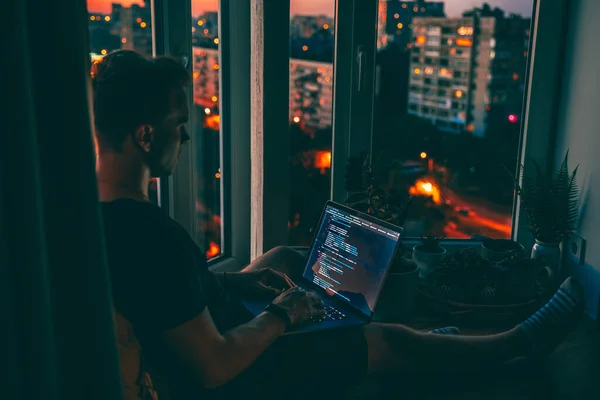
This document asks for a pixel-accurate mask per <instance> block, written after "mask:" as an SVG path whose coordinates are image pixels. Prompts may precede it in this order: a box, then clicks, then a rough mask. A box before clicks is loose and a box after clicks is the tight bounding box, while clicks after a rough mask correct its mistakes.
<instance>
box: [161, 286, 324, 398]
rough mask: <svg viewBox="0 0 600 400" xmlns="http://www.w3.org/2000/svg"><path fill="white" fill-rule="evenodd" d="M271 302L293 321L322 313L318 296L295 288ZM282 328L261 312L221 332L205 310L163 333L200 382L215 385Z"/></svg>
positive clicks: (246, 362) (249, 360) (238, 369)
mask: <svg viewBox="0 0 600 400" xmlns="http://www.w3.org/2000/svg"><path fill="white" fill-rule="evenodd" d="M274 303H275V304H278V305H279V306H281V307H282V308H284V309H286V311H287V312H288V315H289V316H290V320H291V322H292V324H296V323H300V322H304V321H306V320H308V319H310V318H311V317H312V316H316V315H321V314H322V313H323V308H322V307H323V306H322V303H320V300H319V299H318V297H316V296H315V295H314V294H307V293H305V292H301V291H298V290H295V289H291V290H290V291H287V292H284V293H283V294H282V295H281V296H279V297H278V298H277V299H275V300H274ZM284 331H285V322H284V321H283V320H282V319H280V318H279V317H277V316H275V315H274V314H271V313H269V312H264V313H262V314H260V315H259V316H257V317H256V318H254V319H253V320H251V321H250V322H248V323H246V324H244V325H240V326H238V327H236V328H234V329H232V330H230V331H228V332H226V333H224V334H221V333H220V332H219V331H218V330H217V328H216V326H215V324H214V322H213V320H212V317H211V315H210V312H209V311H208V309H205V310H204V311H203V312H202V313H200V315H198V316H197V317H195V318H194V319H192V320H190V321H188V322H186V323H184V324H183V325H180V326H178V327H176V328H174V329H171V330H169V331H167V332H165V333H164V334H163V337H164V340H165V343H166V345H167V348H168V349H169V350H170V351H171V352H172V353H173V354H174V355H175V358H176V359H177V360H179V361H180V362H181V363H182V364H183V365H184V367H185V368H186V369H187V370H188V371H190V375H191V376H193V377H194V378H195V381H196V382H197V383H198V384H199V385H201V386H202V387H206V388H215V387H218V386H221V385H223V384H224V383H226V382H228V381H229V380H231V379H233V378H234V377H235V376H237V375H238V374H239V373H241V372H242V371H243V370H245V369H246V368H247V367H248V366H250V365H251V364H252V363H253V362H254V361H255V360H256V359H257V358H258V357H259V356H260V355H261V354H262V353H263V352H264V351H265V350H266V349H267V348H268V347H269V346H270V345H271V344H272V343H273V342H274V341H275V340H276V339H277V338H278V337H279V336H280V335H281V334H282V333H283V332H284Z"/></svg>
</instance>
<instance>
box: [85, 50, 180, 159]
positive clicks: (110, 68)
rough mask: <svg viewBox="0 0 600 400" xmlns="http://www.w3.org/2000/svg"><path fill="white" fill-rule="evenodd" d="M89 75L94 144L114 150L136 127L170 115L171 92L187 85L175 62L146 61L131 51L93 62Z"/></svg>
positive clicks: (164, 60)
mask: <svg viewBox="0 0 600 400" xmlns="http://www.w3.org/2000/svg"><path fill="white" fill-rule="evenodd" d="M91 75H92V82H93V92H94V125H95V128H96V137H97V139H98V144H99V146H100V147H110V148H113V149H115V150H120V149H121V145H122V144H123V142H124V141H125V138H126V137H127V135H129V134H131V133H132V132H134V131H135V129H136V128H137V127H138V126H140V125H143V124H157V123H160V122H161V121H162V120H163V119H164V118H165V117H166V116H167V115H168V113H169V112H170V111H171V101H170V99H171V94H172V93H173V90H176V89H179V88H183V87H185V86H187V85H189V84H190V83H191V76H190V74H189V72H188V71H187V69H186V68H185V66H184V65H183V64H182V63H180V62H179V61H177V60H175V59H173V58H169V57H157V58H154V59H147V58H145V57H144V56H142V55H141V54H139V53H136V52H135V51H131V50H117V51H114V52H111V53H110V54H107V55H106V56H105V57H103V58H102V60H100V61H96V62H94V64H93V65H92V71H91Z"/></svg>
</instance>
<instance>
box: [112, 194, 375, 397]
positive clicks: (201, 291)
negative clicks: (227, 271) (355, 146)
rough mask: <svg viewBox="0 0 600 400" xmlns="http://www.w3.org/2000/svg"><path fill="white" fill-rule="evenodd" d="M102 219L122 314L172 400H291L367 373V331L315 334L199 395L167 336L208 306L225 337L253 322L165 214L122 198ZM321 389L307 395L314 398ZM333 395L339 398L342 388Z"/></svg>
mask: <svg viewBox="0 0 600 400" xmlns="http://www.w3.org/2000/svg"><path fill="white" fill-rule="evenodd" d="M102 212H103V216H104V231H105V238H106V248H107V254H108V264H109V269H110V278H111V283H112V294H113V299H114V304H115V308H116V309H117V311H119V312H120V313H121V314H122V315H123V316H125V318H127V319H128V320H129V321H130V322H131V324H132V325H133V327H134V332H135V334H136V336H137V338H138V339H139V341H140V343H141V345H142V348H143V349H144V353H145V355H146V356H147V360H148V361H149V362H150V365H151V366H152V367H153V368H152V372H154V373H158V374H159V375H167V376H168V377H169V378H170V379H169V381H170V382H169V387H168V388H166V389H167V390H168V391H169V392H170V395H171V400H175V399H177V400H178V399H192V398H203V399H205V398H209V397H214V398H220V399H222V398H240V397H241V394H244V395H248V394H249V393H259V394H260V396H261V398H265V396H266V389H267V388H270V389H271V390H272V394H273V396H272V397H273V398H281V396H279V394H280V393H279V392H278V390H279V388H281V390H284V392H285V393H287V395H286V396H287V397H289V390H290V389H289V388H291V387H294V391H295V392H297V393H298V394H299V393H300V391H299V389H300V387H299V386H298V385H300V386H306V382H308V381H311V382H318V381H321V379H320V377H322V376H323V375H324V374H326V375H327V376H329V377H331V378H333V377H339V378H340V379H341V380H353V379H359V378H360V377H362V376H364V375H365V374H366V367H367V361H366V360H367V346H366V341H365V339H364V336H363V334H362V331H361V330H360V329H350V330H344V331H336V332H331V333H326V332H315V333H314V334H309V335H292V336H290V337H283V338H281V339H279V340H277V341H276V342H275V343H274V345H272V346H271V347H270V348H269V349H268V350H267V351H266V352H265V353H263V354H262V355H261V356H260V357H259V359H258V360H257V361H256V362H255V363H254V364H253V365H252V366H251V367H250V368H248V369H247V370H246V371H244V372H243V373H242V374H240V375H238V376H237V377H236V378H235V379H233V380H232V381H231V382H230V383H228V384H227V385H225V387H222V388H221V389H220V390H217V391H208V390H204V391H202V393H199V392H198V388H197V387H191V386H189V385H188V383H189V380H188V379H186V378H185V373H184V371H183V370H179V369H178V368H176V363H174V362H172V360H170V359H169V358H168V355H167V354H166V353H165V352H164V351H163V349H162V346H161V342H160V341H159V335H160V333H161V332H164V331H167V330H169V329H172V328H175V327H177V326H179V325H182V324H183V323H185V322H187V321H189V320H191V319H193V318H194V317H195V316H197V315H198V314H200V313H201V312H202V311H203V310H204V309H206V308H207V307H208V309H209V311H210V313H211V316H212V318H213V321H215V325H216V326H217V328H218V329H219V331H221V332H223V331H226V330H228V329H230V328H232V327H234V326H237V325H240V324H242V323H244V322H246V321H248V320H249V319H251V318H252V316H251V315H250V314H249V313H248V312H247V311H246V310H245V309H244V308H243V306H242V305H241V302H240V301H239V299H236V298H235V297H234V296H233V295H232V294H230V293H228V292H227V291H226V290H225V289H224V288H223V287H222V286H221V285H220V283H219V281H218V280H217V278H216V277H215V275H214V274H213V273H212V272H210V271H209V270H208V269H207V264H206V259H205V256H204V253H203V252H202V251H201V250H200V248H199V247H198V246H197V245H196V243H195V242H194V241H193V240H192V238H191V237H190V235H189V234H188V233H187V232H186V231H185V229H183V227H182V226H181V225H179V224H178V223H177V222H175V221H174V220H172V219H171V218H169V216H168V215H167V214H166V213H165V212H164V211H163V210H162V209H161V208H159V207H157V206H155V205H153V204H151V203H142V202H137V201H134V200H130V199H120V200H116V201H113V202H110V203H102ZM316 366H318V368H317V367H316ZM167 371H168V373H167ZM324 382H325V381H324ZM275 383H277V385H274V384H275ZM315 385H316V383H313V384H311V385H308V386H306V387H305V389H307V388H310V389H311V391H314V390H316V386H315ZM328 386H331V385H328ZM321 390H322V389H321ZM332 390H335V391H336V392H339V388H337V387H333V388H332ZM334 397H335V396H334Z"/></svg>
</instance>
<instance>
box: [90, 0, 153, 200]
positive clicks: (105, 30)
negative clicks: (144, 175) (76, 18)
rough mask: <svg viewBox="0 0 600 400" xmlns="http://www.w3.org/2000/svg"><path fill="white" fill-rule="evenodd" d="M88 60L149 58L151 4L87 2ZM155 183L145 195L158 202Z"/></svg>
mask: <svg viewBox="0 0 600 400" xmlns="http://www.w3.org/2000/svg"><path fill="white" fill-rule="evenodd" d="M87 9H88V26H89V39H90V58H91V60H92V62H93V61H96V60H100V59H101V58H102V57H103V56H104V55H105V54H108V53H110V52H111V51H114V50H119V49H127V50H135V51H137V52H138V53H140V54H143V55H145V56H147V57H150V56H152V9H151V2H150V1H149V0H146V1H142V0H140V1H132V0H122V1H118V0H87ZM157 186H158V180H157V179H153V180H152V181H151V182H150V186H149V190H148V196H149V197H150V200H151V201H152V202H154V203H158V187H157Z"/></svg>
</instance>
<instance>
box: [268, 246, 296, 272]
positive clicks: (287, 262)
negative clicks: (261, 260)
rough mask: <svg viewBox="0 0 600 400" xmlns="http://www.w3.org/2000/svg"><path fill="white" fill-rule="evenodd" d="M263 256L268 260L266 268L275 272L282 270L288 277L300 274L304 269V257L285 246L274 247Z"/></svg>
mask: <svg viewBox="0 0 600 400" xmlns="http://www.w3.org/2000/svg"><path fill="white" fill-rule="evenodd" d="M265 256H266V257H267V258H268V260H269V265H268V267H270V268H273V269H275V270H282V269H283V270H284V272H286V273H288V274H290V275H297V274H300V273H301V271H302V268H304V261H305V257H304V256H303V255H302V253H300V252H298V251H296V250H294V249H292V248H290V247H287V246H277V247H274V248H273V249H271V250H269V251H268V252H267V253H266V254H265Z"/></svg>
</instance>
